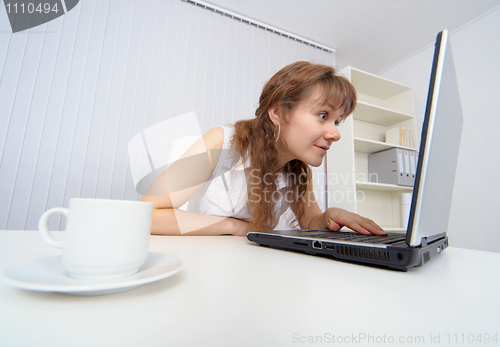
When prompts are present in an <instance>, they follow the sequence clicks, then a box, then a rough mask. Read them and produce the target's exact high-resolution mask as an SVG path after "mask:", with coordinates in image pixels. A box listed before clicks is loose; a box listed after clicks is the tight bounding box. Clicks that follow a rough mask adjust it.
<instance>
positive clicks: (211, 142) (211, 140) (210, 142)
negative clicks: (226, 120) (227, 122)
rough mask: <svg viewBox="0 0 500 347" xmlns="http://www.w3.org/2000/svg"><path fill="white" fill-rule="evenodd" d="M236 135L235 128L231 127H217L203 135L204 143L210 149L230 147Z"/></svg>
mask: <svg viewBox="0 0 500 347" xmlns="http://www.w3.org/2000/svg"><path fill="white" fill-rule="evenodd" d="M233 135H234V128H233V127H230V126H217V127H214V128H212V129H210V130H209V131H207V132H206V134H205V135H203V141H204V142H205V146H206V147H207V148H208V149H223V148H224V149H225V148H227V147H228V146H229V142H230V141H231V139H232V137H233Z"/></svg>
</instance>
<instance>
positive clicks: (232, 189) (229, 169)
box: [187, 126, 290, 223]
mask: <svg viewBox="0 0 500 347" xmlns="http://www.w3.org/2000/svg"><path fill="white" fill-rule="evenodd" d="M222 129H223V130H224V142H223V145H222V153H221V156H220V158H219V161H218V163H217V166H216V167H215V169H214V171H213V173H212V175H211V176H210V179H209V180H208V181H207V182H206V183H205V184H204V185H203V186H202V187H201V188H200V190H199V191H198V192H197V193H196V194H195V195H194V196H193V197H192V198H191V199H190V200H189V204H188V207H187V211H190V212H196V213H201V214H206V215H216V216H223V217H233V218H239V219H245V220H248V219H249V218H250V214H249V213H248V209H247V199H248V194H247V182H248V179H249V178H250V174H251V173H250V158H248V159H247V160H246V161H245V162H243V161H242V158H241V156H240V155H239V154H238V153H237V152H236V151H234V150H232V149H231V139H232V137H233V135H234V133H235V130H234V128H233V127H228V126H223V127H222ZM277 190H278V191H277V192H275V193H274V194H272V200H273V202H276V204H275V214H274V215H275V216H276V223H278V220H279V217H280V216H281V215H282V214H283V213H284V212H285V211H286V210H287V209H288V207H289V206H290V203H289V202H288V201H286V199H285V198H284V197H285V193H286V190H287V186H286V182H285V180H284V179H283V174H278V177H277Z"/></svg>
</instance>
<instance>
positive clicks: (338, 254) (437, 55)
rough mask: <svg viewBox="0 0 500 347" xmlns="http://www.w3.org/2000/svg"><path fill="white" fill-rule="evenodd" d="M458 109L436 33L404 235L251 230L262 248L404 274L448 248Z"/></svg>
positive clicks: (450, 68)
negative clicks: (304, 254) (408, 215)
mask: <svg viewBox="0 0 500 347" xmlns="http://www.w3.org/2000/svg"><path fill="white" fill-rule="evenodd" d="M461 133H462V109H461V105H460V97H459V92H458V85H457V80H456V76H455V67H454V64H453V57H452V53H451V46H450V42H449V34H448V31H447V30H444V31H442V32H440V33H439V34H438V35H437V38H436V43H435V50H434V59H433V63H432V71H431V77H430V83H429V92H428V96H427V104H426V110H425V117H424V122H423V125H422V134H421V141H420V150H419V157H418V164H417V172H416V176H415V184H414V189H413V194H412V201H411V207H410V217H409V220H408V226H407V229H406V234H403V233H388V236H375V235H369V236H366V235H361V234H358V233H355V232H347V231H338V232H333V231H324V230H323V231H322V230H273V231H263V232H256V231H255V232H249V233H248V234H247V238H248V239H249V240H250V241H253V242H255V243H257V244H260V245H262V246H268V247H272V248H278V249H283V250H290V251H299V252H303V253H307V254H311V255H319V256H327V257H333V258H336V259H339V260H344V261H351V262H357V263H363V264H370V265H375V266H381V267H384V268H390V269H395V270H402V271H407V270H408V269H409V268H412V267H417V266H421V265H423V264H425V263H426V262H428V261H429V260H430V259H432V258H434V257H436V256H437V255H439V254H440V253H441V252H442V251H443V250H445V249H446V248H447V247H448V236H447V228H448V219H449V214H450V207H451V199H452V194H453V185H454V180H455V170H456V165H457V158H458V149H459V146H460V137H461Z"/></svg>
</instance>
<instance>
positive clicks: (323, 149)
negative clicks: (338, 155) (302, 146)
mask: <svg viewBox="0 0 500 347" xmlns="http://www.w3.org/2000/svg"><path fill="white" fill-rule="evenodd" d="M314 147H316V148H318V149H319V150H320V151H322V152H323V154H326V152H327V151H328V150H329V149H330V148H329V147H327V146H316V145H314Z"/></svg>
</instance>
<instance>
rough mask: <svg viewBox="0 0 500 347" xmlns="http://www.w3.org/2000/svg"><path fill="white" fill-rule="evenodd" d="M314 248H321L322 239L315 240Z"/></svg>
mask: <svg viewBox="0 0 500 347" xmlns="http://www.w3.org/2000/svg"><path fill="white" fill-rule="evenodd" d="M312 248H317V249H321V248H322V245H321V242H320V241H313V243H312Z"/></svg>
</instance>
